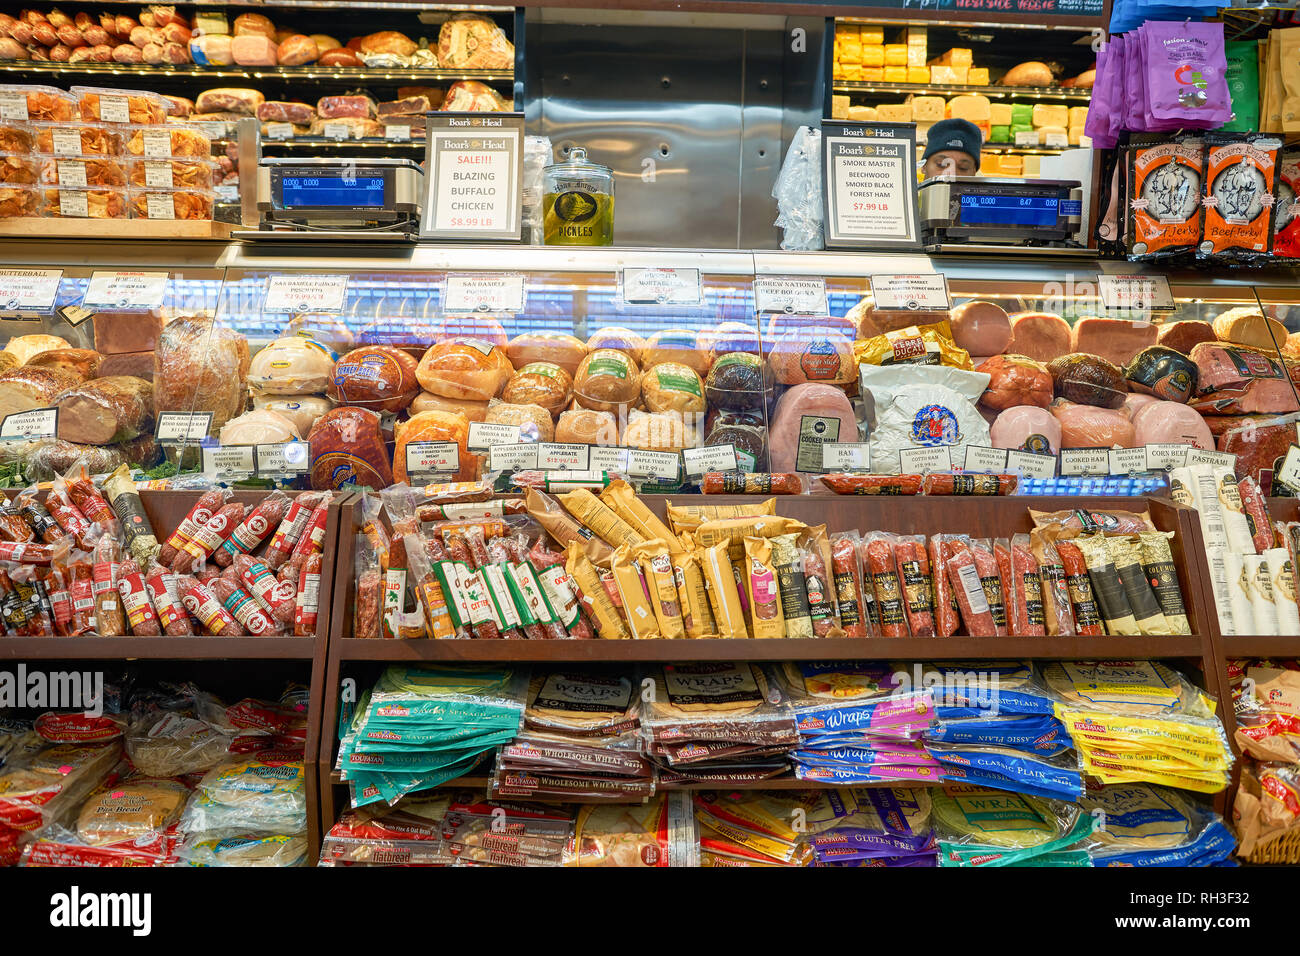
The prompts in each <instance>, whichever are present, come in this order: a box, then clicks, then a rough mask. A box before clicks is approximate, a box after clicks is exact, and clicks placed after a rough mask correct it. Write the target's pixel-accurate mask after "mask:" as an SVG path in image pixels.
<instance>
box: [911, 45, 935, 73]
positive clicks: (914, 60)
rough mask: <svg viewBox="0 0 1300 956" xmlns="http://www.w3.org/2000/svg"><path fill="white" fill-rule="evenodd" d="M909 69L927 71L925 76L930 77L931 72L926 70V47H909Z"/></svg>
mask: <svg viewBox="0 0 1300 956" xmlns="http://www.w3.org/2000/svg"><path fill="white" fill-rule="evenodd" d="M907 67H908V69H909V70H912V69H917V70H925V75H926V76H927V77H928V76H929V75H930V71H929V70H926V67H925V47H923V46H920V47H917V46H909V47H908V48H907Z"/></svg>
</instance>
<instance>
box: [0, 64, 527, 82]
mask: <svg viewBox="0 0 1300 956" xmlns="http://www.w3.org/2000/svg"><path fill="white" fill-rule="evenodd" d="M6 73H8V74H30V75H36V76H67V77H110V76H117V77H139V78H140V80H141V81H145V80H149V79H156V78H158V77H169V78H173V79H177V78H179V79H195V80H206V79H212V80H222V79H226V80H229V79H243V80H268V79H269V80H316V81H322V82H331V83H341V84H352V83H375V82H379V81H382V80H392V81H393V82H401V83H405V82H415V81H436V82H444V83H453V82H455V81H457V80H479V81H480V82H483V83H513V82H514V78H515V74H514V71H513V70H428V69H402V68H400V67H399V68H394V69H369V68H367V67H319V66H276V67H258V66H218V67H210V66H195V65H193V64H190V63H182V64H178V65H175V66H132V65H130V64H121V63H72V64H69V63H52V62H45V61H40V62H36V61H32V60H22V61H14V62H9V63H0V75H3V74H6Z"/></svg>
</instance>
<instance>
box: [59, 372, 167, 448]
mask: <svg viewBox="0 0 1300 956" xmlns="http://www.w3.org/2000/svg"><path fill="white" fill-rule="evenodd" d="M55 403H56V404H57V406H58V409H59V430H58V437H59V438H61V439H63V440H64V441H70V442H77V443H78V444H83V445H115V444H118V443H119V442H124V441H130V440H131V439H133V438H138V437H139V436H140V435H142V434H146V433H148V432H150V431H152V430H153V422H154V412H153V383H152V382H149V381H146V380H145V379H142V378H132V377H131V376H129V375H115V376H112V377H110V378H97V379H94V380H92V381H89V382H83V383H82V384H80V385H76V386H74V387H72V388H71V389H68V390H67V391H64V392H61V393H60V394H59V395H58V396H56V397H55Z"/></svg>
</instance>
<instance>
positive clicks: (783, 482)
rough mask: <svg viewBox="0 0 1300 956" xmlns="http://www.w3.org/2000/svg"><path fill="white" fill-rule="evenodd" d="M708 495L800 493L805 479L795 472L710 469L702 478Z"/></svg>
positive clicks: (701, 481) (701, 487)
mask: <svg viewBox="0 0 1300 956" xmlns="http://www.w3.org/2000/svg"><path fill="white" fill-rule="evenodd" d="M700 490H701V491H702V492H704V494H706V495H798V494H802V493H803V479H802V478H800V477H799V476H798V475H797V474H795V473H794V472H774V473H767V472H761V473H751V472H743V471H710V472H708V473H707V474H705V476H704V477H703V478H702V479H701V480H700Z"/></svg>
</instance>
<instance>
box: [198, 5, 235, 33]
mask: <svg viewBox="0 0 1300 956" xmlns="http://www.w3.org/2000/svg"><path fill="white" fill-rule="evenodd" d="M194 32H195V34H196V35H198V36H203V35H204V34H208V33H215V34H217V35H219V36H226V35H228V34H229V33H230V23H229V22H228V21H227V20H226V14H225V12H224V11H221V10H197V11H195V13H194Z"/></svg>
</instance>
